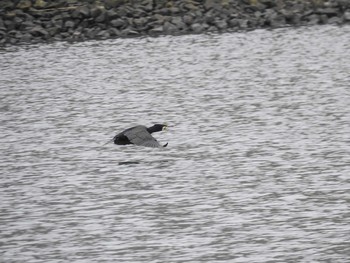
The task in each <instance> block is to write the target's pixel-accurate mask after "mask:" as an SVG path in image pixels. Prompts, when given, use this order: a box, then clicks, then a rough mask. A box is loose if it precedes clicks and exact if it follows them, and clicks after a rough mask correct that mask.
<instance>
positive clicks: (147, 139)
mask: <svg viewBox="0 0 350 263" xmlns="http://www.w3.org/2000/svg"><path fill="white" fill-rule="evenodd" d="M124 135H125V136H126V137H128V139H129V140H130V142H132V143H133V144H135V145H139V146H145V147H153V148H157V147H161V145H160V144H159V142H158V141H157V140H156V139H155V138H153V136H152V135H151V134H150V133H149V132H148V131H147V128H146V127H145V126H142V125H139V126H135V127H133V128H131V129H128V130H126V131H125V132H124Z"/></svg>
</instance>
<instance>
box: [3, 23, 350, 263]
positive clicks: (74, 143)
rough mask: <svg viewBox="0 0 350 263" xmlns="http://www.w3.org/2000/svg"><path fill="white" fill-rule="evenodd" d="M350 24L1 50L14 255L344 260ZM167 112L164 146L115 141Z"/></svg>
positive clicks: (8, 223) (6, 249) (6, 239)
mask: <svg viewBox="0 0 350 263" xmlns="http://www.w3.org/2000/svg"><path fill="white" fill-rule="evenodd" d="M349 50H350V27H349V26H347V27H333V26H322V27H310V28H307V27H304V28H299V29H279V30H273V31H267V30H256V31H252V32H246V33H235V34H221V35H188V36H180V37H172V36H166V37H158V38H136V39H117V40H106V41H91V42H83V43H76V44H66V43H55V44H51V45H38V46H20V47H9V48H7V49H6V50H1V51H0V71H1V74H0V95H1V96H0V100H1V101H0V112H1V115H0V121H1V130H0V156H1V158H0V167H1V180H0V183H1V184H0V200H1V204H0V209H1V213H0V252H1V260H0V261H1V262H35V263H36V262H219V261H221V262H332V263H333V262H345V261H346V260H347V259H348V258H349V255H350V246H349V245H350V238H349V236H350V225H349V216H350V214H349V200H350V194H349V190H350V177H349V175H350V154H349V153H350V144H349V143H350V125H349V120H350V103H349V102H350V90H349V83H350V63H349V61H350V52H349ZM163 122H166V123H168V125H169V126H170V129H169V131H168V132H167V133H157V134H155V137H156V138H157V139H158V140H159V141H160V142H161V143H165V142H169V146H168V147H167V148H164V149H149V148H140V147H134V146H116V145H113V144H107V145H105V146H103V144H104V143H106V142H107V141H108V140H110V139H111V138H112V137H113V136H114V135H115V133H116V132H119V131H121V130H123V129H125V128H127V127H131V126H132V125H136V124H144V125H152V124H153V123H163Z"/></svg>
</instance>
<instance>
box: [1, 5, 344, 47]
mask: <svg viewBox="0 0 350 263" xmlns="http://www.w3.org/2000/svg"><path fill="white" fill-rule="evenodd" d="M317 24H339V25H340V24H350V1H349V0H329V1H325V0H289V1H288V0H204V1H200V0H197V1H195V0H174V1H166V0H143V1H142V0H132V1H127V0H105V1H95V0H90V1H75V0H65V1H64V0H58V1H57V0H55V1H54V0H52V1H51V0H19V1H18V0H17V1H13V0H1V1H0V45H7V44H20V43H38V42H52V41H84V40H88V39H108V38H116V37H135V36H144V35H149V36H157V35H180V34H190V33H196V34H198V33H205V32H234V31H240V30H252V29H256V28H279V27H286V26H303V25H317Z"/></svg>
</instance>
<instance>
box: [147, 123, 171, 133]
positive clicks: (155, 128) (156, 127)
mask: <svg viewBox="0 0 350 263" xmlns="http://www.w3.org/2000/svg"><path fill="white" fill-rule="evenodd" d="M167 129H168V125H166V124H154V125H153V126H152V127H149V128H148V129H147V130H148V131H149V132H151V133H152V132H159V131H166V130H167Z"/></svg>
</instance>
